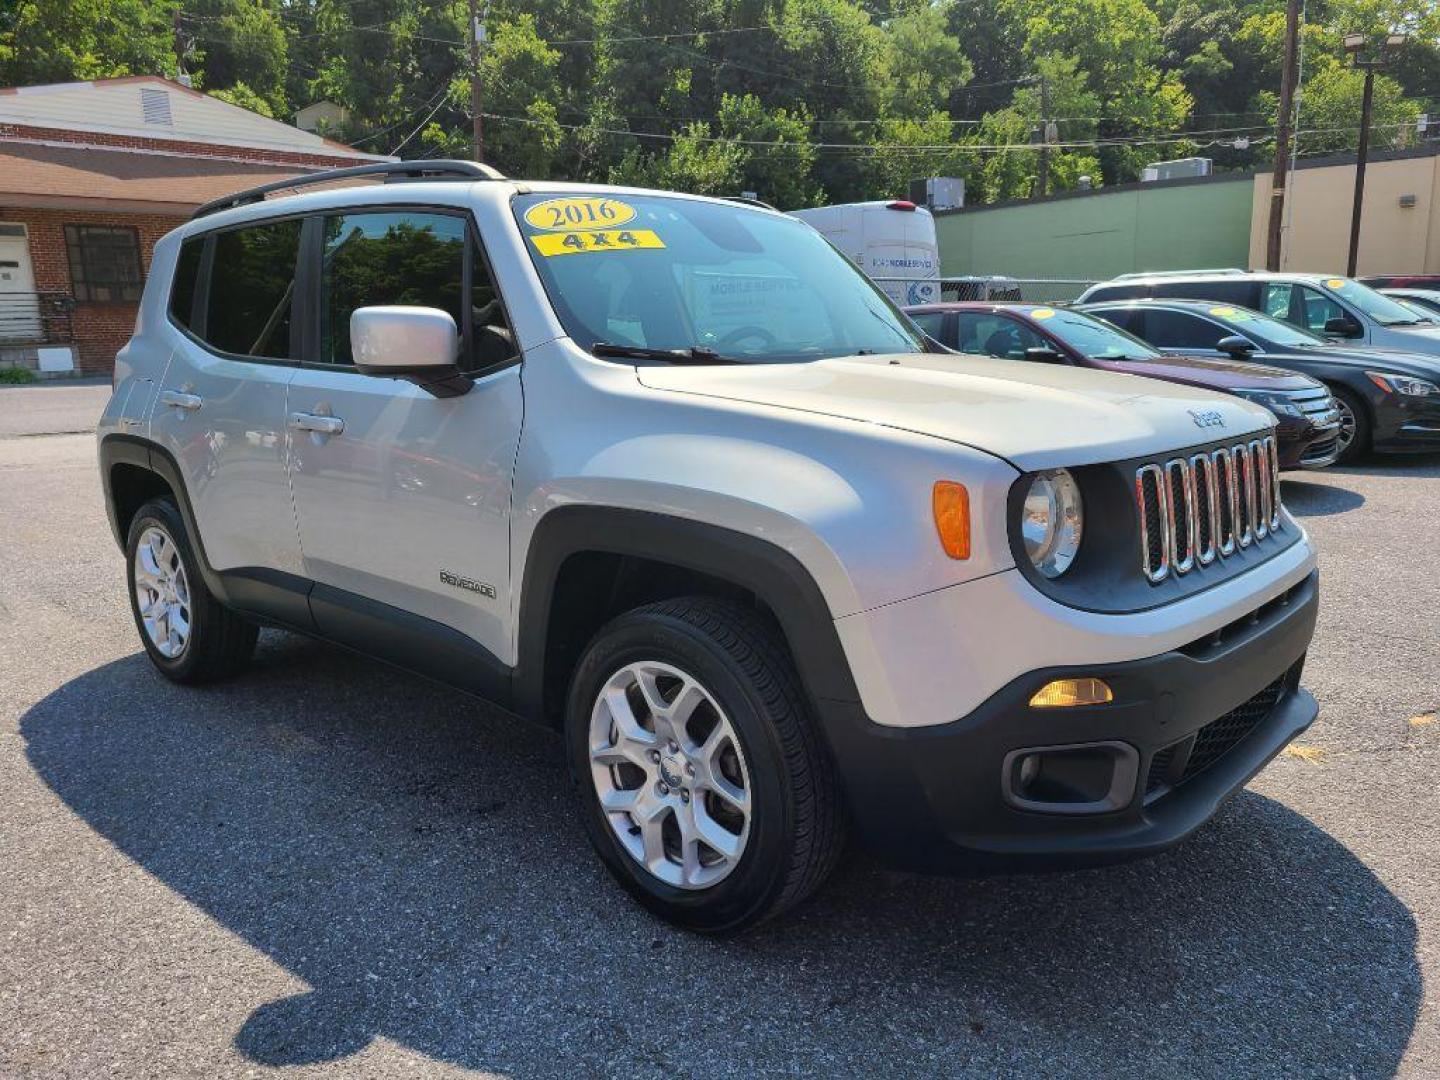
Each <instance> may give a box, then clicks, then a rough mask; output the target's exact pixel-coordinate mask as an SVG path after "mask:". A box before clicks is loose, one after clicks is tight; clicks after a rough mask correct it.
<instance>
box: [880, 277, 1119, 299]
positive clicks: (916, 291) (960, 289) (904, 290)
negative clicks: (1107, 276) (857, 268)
mask: <svg viewBox="0 0 1440 1080" xmlns="http://www.w3.org/2000/svg"><path fill="white" fill-rule="evenodd" d="M871 280H872V281H874V282H875V284H876V285H879V286H880V289H881V291H882V292H884V293H885V295H886V296H888V297H890V299H891V300H893V301H895V303H897V304H899V305H900V306H901V307H906V306H910V305H915V304H938V303H941V302H942V301H953V300H990V301H994V302H996V303H1016V304H1019V303H1041V304H1063V303H1066V302H1068V301H1072V300H1075V299H1076V298H1077V297H1079V295H1080V294H1081V293H1083V292H1084V291H1085V290H1086V289H1088V288H1089V287H1090V286H1091V285H1094V284H1095V280H1094V279H1091V278H1015V277H1006V276H1004V275H1000V274H992V275H989V276H985V275H971V276H966V277H947V278H901V277H876V278H872V279H871Z"/></svg>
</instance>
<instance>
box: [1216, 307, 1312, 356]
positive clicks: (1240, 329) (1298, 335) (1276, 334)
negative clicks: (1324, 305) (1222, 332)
mask: <svg viewBox="0 0 1440 1080" xmlns="http://www.w3.org/2000/svg"><path fill="white" fill-rule="evenodd" d="M1209 312H1210V316H1211V317H1212V318H1215V319H1219V320H1220V321H1221V322H1222V323H1224V324H1225V325H1226V326H1228V327H1229V328H1230V329H1232V330H1234V331H1235V332H1236V333H1237V334H1253V335H1254V336H1256V337H1260V338H1264V339H1265V341H1266V342H1267V343H1268V344H1270V345H1275V346H1277V347H1279V348H1282V349H1303V348H1309V347H1311V346H1315V345H1330V344H1332V343H1331V342H1329V341H1327V340H1326V339H1325V338H1323V337H1320V336H1319V335H1318V334H1312V333H1310V331H1309V330H1301V329H1300V328H1299V327H1298V326H1295V325H1293V324H1291V323H1287V322H1281V321H1280V320H1279V319H1272V318H1271V317H1270V316H1269V315H1265V314H1263V313H1262V312H1259V311H1251V310H1250V309H1249V308H1240V307H1231V306H1228V305H1221V306H1219V307H1212V308H1210V309H1209Z"/></svg>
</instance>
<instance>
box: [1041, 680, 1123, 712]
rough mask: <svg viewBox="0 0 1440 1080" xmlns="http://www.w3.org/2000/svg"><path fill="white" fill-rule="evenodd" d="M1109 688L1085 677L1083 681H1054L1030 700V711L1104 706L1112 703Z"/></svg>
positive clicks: (1113, 698)
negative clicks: (1078, 706) (1076, 706)
mask: <svg viewBox="0 0 1440 1080" xmlns="http://www.w3.org/2000/svg"><path fill="white" fill-rule="evenodd" d="M1114 700H1115V695H1114V694H1113V693H1111V691H1110V687H1108V686H1106V685H1105V684H1104V683H1103V682H1101V681H1100V680H1099V679H1095V678H1091V677H1089V676H1086V677H1085V678H1083V679H1056V680H1055V681H1054V682H1051V683H1046V684H1045V685H1044V686H1043V687H1041V688H1040V691H1039V693H1037V694H1036V695H1035V696H1034V697H1032V698H1031V699H1030V707H1031V708H1032V709H1065V708H1069V707H1070V706H1072V705H1104V704H1105V703H1106V702H1107V701H1114Z"/></svg>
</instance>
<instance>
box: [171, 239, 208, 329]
mask: <svg viewBox="0 0 1440 1080" xmlns="http://www.w3.org/2000/svg"><path fill="white" fill-rule="evenodd" d="M204 254H205V238H204V237H203V236H192V237H191V238H190V239H189V240H186V241H185V243H183V244H181V245H180V257H179V258H178V259H176V260H175V279H174V281H172V282H171V283H170V317H171V318H172V319H174V320H175V321H176V322H177V323H179V324H180V325H181V326H184V327H186V328H187V329H188V328H189V327H190V324H191V320H192V319H193V318H194V314H195V286H196V284H197V282H198V279H199V276H200V259H201V256H203V255H204Z"/></svg>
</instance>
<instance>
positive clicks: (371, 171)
mask: <svg viewBox="0 0 1440 1080" xmlns="http://www.w3.org/2000/svg"><path fill="white" fill-rule="evenodd" d="M367 177H373V178H375V179H383V180H385V182H386V183H393V182H395V181H399V180H436V179H450V178H453V179H457V180H462V179H463V180H504V179H505V174H504V173H502V172H500V171H499V170H497V169H492V168H491V167H490V166H489V165H482V164H481V163H480V162H478V161H380V162H376V163H375V164H374V165H356V166H354V167H352V168H347V169H325V170H323V171H322V172H316V173H310V174H308V175H305V176H296V177H292V178H291V179H289V180H275V181H273V182H271V183H269V184H261V185H260V186H259V187H252V188H246V189H245V190H244V191H237V192H235V193H234V194H233V195H226V196H224V197H223V198H220V199H212V200H211V201H210V202H207V203H205V204H204V205H203V206H200V207H199V208H198V209H196V211H195V212H194V213H193V214H191V215H190V218H191V220H192V221H193V220H194V219H195V218H202V217H205V216H206V215H207V214H215V213H219V212H220V211H221V210H229V209H231V208H232V207H236V206H244V205H246V204H247V203H257V202H264V201H265V196H267V195H269V194H271V193H272V192H275V191H290V190H292V189H295V188H302V187H310V186H311V185H314V184H329V183H332V182H333V181H336V180H353V179H365V178H367Z"/></svg>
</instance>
